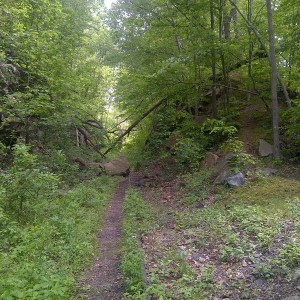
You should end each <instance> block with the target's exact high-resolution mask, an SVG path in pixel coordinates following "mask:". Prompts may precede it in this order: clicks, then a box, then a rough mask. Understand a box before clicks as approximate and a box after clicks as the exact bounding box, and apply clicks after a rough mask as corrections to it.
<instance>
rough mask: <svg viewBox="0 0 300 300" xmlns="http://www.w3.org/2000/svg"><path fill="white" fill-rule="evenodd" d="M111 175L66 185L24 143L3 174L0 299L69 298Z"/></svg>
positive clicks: (90, 247)
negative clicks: (68, 186)
mask: <svg viewBox="0 0 300 300" xmlns="http://www.w3.org/2000/svg"><path fill="white" fill-rule="evenodd" d="M114 187H115V183H114V180H112V179H111V178H109V177H106V176H102V177H98V178H95V179H93V180H91V181H88V182H85V183H81V184H79V185H77V186H75V187H73V188H72V189H67V188H64V185H63V182H62V181H61V179H60V177H59V176H58V175H56V174H53V173H51V172H50V171H49V170H48V169H47V168H45V167H43V166H42V165H41V164H40V162H39V161H38V160H37V157H36V156H35V155H33V154H31V153H30V152H29V148H28V147H27V146H24V145H19V146H16V147H15V149H14V162H13V165H12V167H11V168H10V169H8V170H7V171H6V172H2V173H1V188H0V240H1V245H0V273H1V276H0V299H3V300H4V299H5V300H13V299H32V300H34V299H37V300H40V299H45V300H47V299H49V300H50V299H51V300H55V299H57V300H62V299H71V298H72V293H73V291H74V286H75V279H76V277H77V276H78V274H79V273H80V272H81V271H82V270H83V268H84V267H85V266H86V265H87V264H88V263H89V261H90V259H91V257H92V255H93V252H94V249H95V245H96V239H95V232H96V229H97V228H98V227H99V223H100V222H101V216H102V213H103V211H104V208H105V206H106V203H107V200H108V199H109V198H110V194H111V192H112V190H113V188H114Z"/></svg>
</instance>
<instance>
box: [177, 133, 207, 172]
mask: <svg viewBox="0 0 300 300" xmlns="http://www.w3.org/2000/svg"><path fill="white" fill-rule="evenodd" d="M204 152H205V150H204V148H203V147H202V145H201V143H199V142H197V141H195V140H194V139H192V138H182V139H180V140H179V141H178V142H177V143H176V144H175V146H174V148H173V149H172V154H173V155H174V160H175V162H176V163H177V164H178V165H180V166H181V167H186V166H189V167H192V168H193V167H197V166H198V165H199V163H200V161H201V159H202V158H203V157H204Z"/></svg>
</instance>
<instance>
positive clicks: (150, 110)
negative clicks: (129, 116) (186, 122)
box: [103, 98, 166, 155]
mask: <svg viewBox="0 0 300 300" xmlns="http://www.w3.org/2000/svg"><path fill="white" fill-rule="evenodd" d="M165 101H166V99H165V98H164V99H161V100H160V101H158V102H157V103H156V104H154V105H153V106H152V107H150V108H149V109H148V110H147V111H146V112H144V113H143V114H142V115H141V116H140V117H139V118H138V119H137V120H136V121H134V122H133V123H132V124H131V125H130V126H129V127H128V128H127V129H126V130H125V131H124V132H123V133H122V134H121V135H120V136H119V137H118V138H117V139H116V140H115V141H114V143H113V145H112V146H111V147H109V148H108V149H107V150H106V151H105V152H104V153H103V155H106V154H107V153H108V152H110V151H111V150H112V149H113V148H114V147H115V146H116V145H117V144H118V143H119V142H120V141H121V140H122V139H123V138H124V137H125V136H126V135H127V134H129V133H130V132H131V131H132V130H133V129H134V128H135V127H136V126H137V125H138V124H139V123H140V122H141V121H143V120H144V119H145V118H146V117H147V116H148V115H149V114H150V113H152V112H153V111H154V110H155V109H157V108H158V107H159V106H161V105H162V104H163V103H164V102H165Z"/></svg>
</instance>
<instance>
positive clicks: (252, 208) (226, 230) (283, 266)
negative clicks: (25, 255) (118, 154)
mask: <svg viewBox="0 0 300 300" xmlns="http://www.w3.org/2000/svg"><path fill="white" fill-rule="evenodd" d="M278 169H279V170H278V175H277V176H271V177H266V176H262V175H259V176H253V177H251V176H248V177H247V179H246V184H245V185H244V186H242V187H239V188H235V189H229V188H227V187H224V186H213V185H211V183H210V182H209V181H208V180H207V178H208V177H207V174H205V173H207V172H195V173H193V174H190V175H180V176H179V175H177V173H176V172H173V173H172V166H171V165H170V162H167V164H166V165H164V164H163V163H161V162H159V161H158V162H154V163H152V164H151V165H150V166H149V167H148V168H147V169H144V170H143V172H141V173H136V172H133V173H132V174H131V175H130V178H129V179H125V180H122V181H121V182H120V185H119V187H118V190H117V192H116V194H115V196H114V197H113V199H112V200H111V202H110V204H109V206H108V208H107V211H106V214H105V221H104V224H103V226H102V229H101V230H100V231H99V235H98V238H99V252H98V255H97V257H96V259H95V260H94V262H93V264H92V266H91V268H90V269H89V270H88V271H87V272H86V273H85V276H84V280H83V281H82V286H84V287H85V289H86V290H85V291H84V292H83V293H82V296H81V299H89V300H110V299H111V300H118V299H165V300H167V299H177V300H206V299H210V300H222V299H227V300H242V299H251V300H300V267H299V266H300V248H299V245H300V244H299V239H300V200H299V195H300V182H299V181H298V180H295V179H293V178H292V177H294V176H288V174H287V173H286V172H287V170H290V169H291V168H288V167H286V166H282V167H281V168H278ZM292 169H293V168H292ZM279 175H280V176H279ZM281 175H286V176H284V177H286V178H284V177H282V176H281ZM128 186H130V189H131V190H132V189H134V190H137V191H138V193H139V194H140V195H141V201H144V202H145V203H146V205H148V206H149V208H150V209H149V211H146V212H143V213H141V212H140V208H139V207H138V206H136V210H137V211H136V212H134V211H132V215H131V214H130V216H134V215H135V214H136V215H138V218H137V222H139V223H137V224H136V225H135V228H132V230H133V232H135V231H137V232H139V231H140V229H141V228H145V226H144V224H143V223H144V222H145V220H147V222H149V216H150V215H152V221H151V224H150V225H149V224H148V225H147V226H148V227H147V229H146V230H145V229H143V230H142V234H141V237H140V243H138V247H140V250H141V251H142V253H143V255H142V257H143V263H142V264H143V266H142V267H143V268H144V274H142V276H144V277H145V278H144V279H145V280H144V282H146V283H147V287H146V288H145V289H143V292H141V290H140V286H139V287H135V286H131V287H129V288H130V289H128V286H126V284H125V282H127V283H128V282H130V281H131V279H130V278H124V274H122V272H121V267H120V266H121V264H122V256H123V255H124V253H123V252H122V251H127V250H126V249H125V250H124V248H123V247H122V244H121V242H123V239H124V237H123V236H121V235H122V215H123V200H124V196H125V192H126V189H127V187H128ZM129 200H130V199H129ZM131 209H132V210H134V209H135V208H134V205H133V207H132V208H131ZM123 217H124V216H123ZM134 235H135V234H134ZM138 235H139V234H137V236H138ZM128 251H129V250H128ZM130 255H132V256H134V255H138V256H140V254H136V253H135V251H134V252H133V253H131V254H130ZM129 268H130V266H129ZM132 268H134V266H132ZM129 273H130V272H129ZM125 277H126V276H125ZM132 282H134V280H132ZM133 285H134V283H133ZM125 293H126V294H125ZM124 295H125V296H124Z"/></svg>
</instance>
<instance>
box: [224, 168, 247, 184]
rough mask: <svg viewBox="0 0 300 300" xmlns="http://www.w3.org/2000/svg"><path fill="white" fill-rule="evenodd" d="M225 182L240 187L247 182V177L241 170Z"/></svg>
mask: <svg viewBox="0 0 300 300" xmlns="http://www.w3.org/2000/svg"><path fill="white" fill-rule="evenodd" d="M224 182H225V183H227V184H228V185H229V186H231V187H238V186H241V185H243V184H244V183H245V177H244V174H243V173H241V172H239V173H237V174H235V175H233V176H230V177H227V178H225V180H224Z"/></svg>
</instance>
